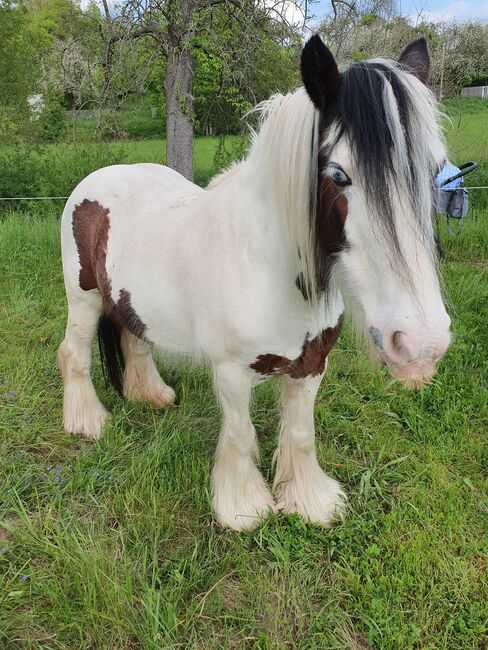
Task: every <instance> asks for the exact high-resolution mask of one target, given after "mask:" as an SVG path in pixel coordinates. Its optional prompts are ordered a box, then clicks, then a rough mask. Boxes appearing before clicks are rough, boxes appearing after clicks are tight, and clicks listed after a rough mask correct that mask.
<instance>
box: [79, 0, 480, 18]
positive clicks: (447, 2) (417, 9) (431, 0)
mask: <svg viewBox="0 0 488 650" xmlns="http://www.w3.org/2000/svg"><path fill="white" fill-rule="evenodd" d="M95 1H96V2H98V4H101V2H99V0H95ZM275 1H276V0H275ZM116 2H117V0H109V5H110V4H112V5H113V4H116ZM284 2H286V0H278V2H277V4H281V3H284ZM397 2H398V8H399V13H400V14H401V15H402V16H409V17H410V18H411V20H412V22H413V23H414V24H415V23H416V22H419V16H422V17H423V19H424V20H428V21H431V22H440V21H445V20H448V21H451V20H459V21H465V20H477V21H482V22H485V23H487V22H488V0H397ZM80 4H81V6H82V7H85V6H86V5H87V4H88V0H80ZM329 11H330V0H318V2H314V3H313V5H312V6H311V12H312V13H313V14H314V15H315V16H316V17H317V18H318V19H321V18H323V17H324V16H325V15H326V14H327V13H328V12H329Z"/></svg>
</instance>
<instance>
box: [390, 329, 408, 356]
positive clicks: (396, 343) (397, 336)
mask: <svg viewBox="0 0 488 650" xmlns="http://www.w3.org/2000/svg"><path fill="white" fill-rule="evenodd" d="M403 336H405V332H401V331H400V330H398V331H397V332H393V334H392V336H391V343H392V346H393V349H394V350H395V352H401V351H402V350H403V348H404V345H403V343H402V338H403Z"/></svg>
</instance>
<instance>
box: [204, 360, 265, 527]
mask: <svg viewBox="0 0 488 650" xmlns="http://www.w3.org/2000/svg"><path fill="white" fill-rule="evenodd" d="M214 381H215V389H216V392H217V394H218V396H219V398H220V402H221V404H222V410H223V423H222V429H221V432H220V438H219V443H218V446H217V453H216V459H215V465H214V469H213V474H212V482H213V508H214V511H215V514H216V516H217V520H218V521H219V523H220V524H221V525H222V526H226V527H228V528H233V529H234V530H245V529H252V528H255V527H256V526H257V525H258V524H259V522H260V520H261V519H262V518H263V517H265V516H266V515H267V514H268V512H269V510H270V509H272V510H274V502H273V497H272V495H271V492H270V490H269V489H268V486H267V485H266V483H265V481H264V479H263V477H262V475H261V473H260V472H259V470H258V468H257V467H256V464H255V462H254V459H255V458H257V456H258V448H257V444H256V432H255V431H254V427H253V425H252V422H251V419H250V415H249V398H250V395H251V388H252V375H251V374H250V373H249V371H247V370H243V369H242V368H241V367H239V366H237V365H235V364H232V363H225V364H220V365H218V366H217V367H215V369H214Z"/></svg>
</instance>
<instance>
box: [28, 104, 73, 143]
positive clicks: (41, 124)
mask: <svg viewBox="0 0 488 650" xmlns="http://www.w3.org/2000/svg"><path fill="white" fill-rule="evenodd" d="M43 101H44V106H43V109H42V111H41V112H40V114H39V117H38V118H37V119H36V120H35V121H33V136H34V139H35V140H36V141H37V142H58V141H59V140H61V139H63V137H64V136H65V135H66V130H67V126H68V125H67V121H66V110H65V108H64V106H63V105H62V103H61V101H60V99H59V98H58V97H56V96H55V95H45V96H43Z"/></svg>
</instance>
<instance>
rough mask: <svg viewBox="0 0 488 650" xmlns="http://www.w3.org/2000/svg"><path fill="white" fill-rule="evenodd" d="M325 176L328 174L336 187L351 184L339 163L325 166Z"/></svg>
mask: <svg viewBox="0 0 488 650" xmlns="http://www.w3.org/2000/svg"><path fill="white" fill-rule="evenodd" d="M327 176H330V177H331V178H332V180H333V181H334V183H335V184H336V185H337V186H338V187H346V186H347V185H351V179H350V178H349V176H348V175H347V174H346V172H345V171H344V170H343V169H342V167H339V165H336V164H331V165H329V167H328V168H327Z"/></svg>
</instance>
